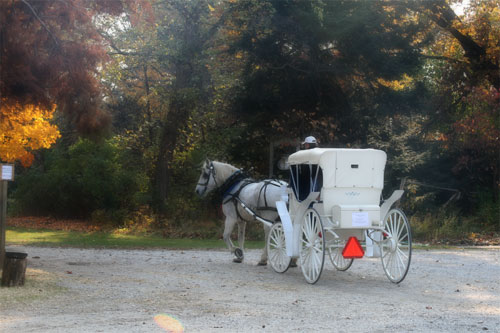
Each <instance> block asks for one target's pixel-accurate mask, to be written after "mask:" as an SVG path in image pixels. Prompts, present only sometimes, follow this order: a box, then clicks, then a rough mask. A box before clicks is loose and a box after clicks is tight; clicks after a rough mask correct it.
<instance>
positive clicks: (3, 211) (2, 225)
mask: <svg viewBox="0 0 500 333" xmlns="http://www.w3.org/2000/svg"><path fill="white" fill-rule="evenodd" d="M13 180H14V165H13V164H3V163H0V269H3V264H4V260H5V233H6V230H7V182H8V181H13Z"/></svg>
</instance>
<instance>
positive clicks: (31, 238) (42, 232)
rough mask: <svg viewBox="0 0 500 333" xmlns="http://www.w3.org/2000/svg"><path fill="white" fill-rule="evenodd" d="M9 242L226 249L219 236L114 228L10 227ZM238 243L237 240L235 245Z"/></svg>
mask: <svg viewBox="0 0 500 333" xmlns="http://www.w3.org/2000/svg"><path fill="white" fill-rule="evenodd" d="M5 238H6V243H7V245H8V246H9V245H10V246H12V245H32V246H52V247H78V248H168V249H225V248H226V244H225V243H224V241H222V240H220V239H187V238H186V239H170V238H164V237H161V236H158V235H130V234H118V233H112V232H78V231H63V230H47V229H28V228H22V227H8V228H7V233H6V237H5ZM236 244H237V243H235V245H236ZM263 246H264V242H263V241H245V248H247V249H259V248H262V247H263Z"/></svg>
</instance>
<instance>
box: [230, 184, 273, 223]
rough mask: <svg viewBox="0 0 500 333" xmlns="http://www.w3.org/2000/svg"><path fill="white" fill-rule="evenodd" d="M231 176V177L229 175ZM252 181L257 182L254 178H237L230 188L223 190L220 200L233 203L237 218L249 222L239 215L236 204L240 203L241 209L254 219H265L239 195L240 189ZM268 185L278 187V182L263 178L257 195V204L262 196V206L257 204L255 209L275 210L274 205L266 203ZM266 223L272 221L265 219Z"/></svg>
mask: <svg viewBox="0 0 500 333" xmlns="http://www.w3.org/2000/svg"><path fill="white" fill-rule="evenodd" d="M230 178H231V177H230ZM254 183H257V181H255V180H254V179H251V178H246V179H242V180H238V181H236V182H234V183H233V184H232V185H231V187H230V189H229V190H228V191H226V192H224V196H223V198H222V199H223V200H222V204H223V205H224V204H226V203H228V202H230V201H231V202H232V203H233V204H234V209H235V211H236V215H237V216H238V218H239V219H241V220H243V221H246V222H249V221H247V220H245V219H244V218H243V216H241V214H240V212H239V210H238V204H240V205H241V207H243V209H244V210H245V211H246V212H247V213H249V214H250V215H251V216H252V217H253V218H254V219H257V220H265V219H263V218H262V217H260V216H259V215H258V214H257V213H256V212H255V211H253V210H252V209H251V208H250V207H248V206H247V205H246V204H245V203H244V202H243V201H242V200H241V199H240V197H239V195H240V193H241V191H242V190H243V189H244V188H245V187H246V186H247V185H250V184H254ZM269 186H276V187H280V184H279V183H277V182H275V181H272V180H265V181H264V184H263V185H262V187H261V188H260V190H259V196H258V197H257V204H259V203H260V202H261V198H262V196H263V199H264V200H263V201H264V206H257V207H256V210H257V211H265V210H268V211H277V209H276V208H275V207H270V206H269V205H268V202H267V188H268V187H269ZM235 188H236V190H235V191H234V192H231V190H233V189H235ZM265 221H266V222H267V223H273V221H268V220H265Z"/></svg>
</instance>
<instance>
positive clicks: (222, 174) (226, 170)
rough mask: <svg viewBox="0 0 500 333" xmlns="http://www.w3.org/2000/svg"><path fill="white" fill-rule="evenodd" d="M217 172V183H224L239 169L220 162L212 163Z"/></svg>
mask: <svg viewBox="0 0 500 333" xmlns="http://www.w3.org/2000/svg"><path fill="white" fill-rule="evenodd" d="M212 163H213V165H214V168H215V170H217V174H216V177H217V181H218V182H224V181H225V180H226V179H228V178H229V177H230V176H231V175H232V174H233V173H234V172H235V171H236V170H238V168H237V167H234V166H232V165H231V164H227V163H223V162H218V161H212Z"/></svg>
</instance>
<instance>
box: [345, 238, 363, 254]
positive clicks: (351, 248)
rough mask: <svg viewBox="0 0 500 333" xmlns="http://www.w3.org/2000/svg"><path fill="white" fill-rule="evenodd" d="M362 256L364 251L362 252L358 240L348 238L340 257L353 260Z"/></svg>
mask: <svg viewBox="0 0 500 333" xmlns="http://www.w3.org/2000/svg"><path fill="white" fill-rule="evenodd" d="M364 255H365V251H363V248H362V247H361V244H359V241H358V239H357V238H356V237H349V240H348V241H347V244H346V245H345V247H344V250H343V251H342V256H344V258H346V259H355V258H363V256H364Z"/></svg>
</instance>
